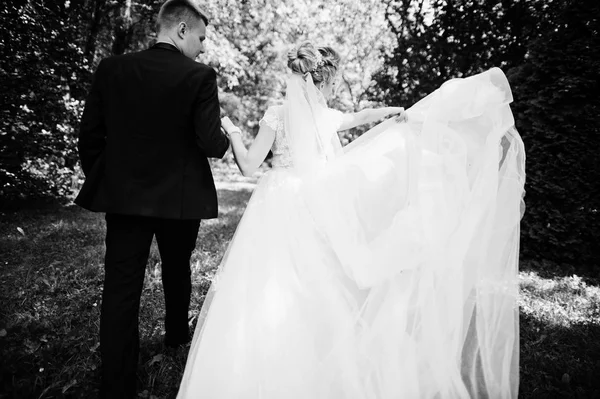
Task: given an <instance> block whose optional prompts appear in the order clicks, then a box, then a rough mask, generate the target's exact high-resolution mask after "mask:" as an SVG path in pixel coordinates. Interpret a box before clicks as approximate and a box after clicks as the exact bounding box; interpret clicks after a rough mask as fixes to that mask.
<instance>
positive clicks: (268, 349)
mask: <svg viewBox="0 0 600 399" xmlns="http://www.w3.org/2000/svg"><path fill="white" fill-rule="evenodd" d="M307 84H309V83H307ZM310 84H311V85H312V83H310ZM511 101H512V96H511V91H510V88H509V86H508V82H507V80H506V78H505V76H504V74H503V73H502V71H500V70H499V69H497V68H494V69H491V70H489V71H487V72H484V73H482V74H479V75H476V76H472V77H469V78H465V79H454V80H451V81H448V82H446V83H445V84H444V85H443V86H441V87H440V88H439V89H438V90H436V91H435V92H434V93H432V94H431V95H429V96H428V97H426V98H425V99H423V100H422V101H420V102H418V103H417V104H416V105H414V106H413V107H412V108H411V109H410V110H408V116H409V122H408V123H396V122H395V121H393V120H388V121H386V122H383V123H381V124H380V125H378V126H376V127H375V128H373V129H372V130H371V131H369V132H367V133H366V134H364V135H363V136H361V137H360V138H358V139H357V140H356V141H354V142H353V143H351V144H350V145H348V146H347V147H345V148H344V149H343V150H342V151H340V149H339V141H337V144H336V140H337V135H336V134H335V127H336V124H337V126H339V123H340V120H341V117H340V116H341V114H340V113H339V112H337V111H333V110H330V109H327V108H326V107H325V106H323V104H322V102H321V103H320V105H319V106H320V108H318V110H319V112H318V116H315V120H316V121H317V123H318V124H320V127H319V128H318V129H317V130H315V132H316V133H314V132H312V131H311V133H310V134H317V135H319V136H320V137H318V141H319V143H321V144H320V146H319V147H318V148H319V154H318V155H319V156H320V157H319V158H318V159H319V162H316V163H314V164H313V167H312V168H310V171H306V170H304V171H300V170H298V168H296V167H295V165H294V162H299V161H295V160H296V159H297V158H295V157H294V154H293V151H294V150H293V149H294V148H297V147H294V145H292V141H293V139H292V138H291V137H290V134H289V133H290V132H288V131H287V130H288V129H287V128H286V127H287V126H291V125H290V124H289V123H288V122H286V113H285V112H286V108H285V106H280V107H273V108H270V109H269V110H268V111H267V113H266V115H265V117H264V118H263V120H262V121H261V123H266V124H268V125H269V126H271V127H272V128H273V129H274V130H275V131H276V139H275V142H274V144H273V148H272V151H273V155H274V156H273V169H272V170H271V171H269V172H268V173H267V174H266V175H265V176H264V177H263V178H262V180H261V181H260V183H259V184H258V186H257V188H256V190H255V192H254V194H253V196H252V198H251V200H250V202H249V203H248V206H247V209H246V211H245V213H244V216H243V217H242V219H241V221H240V223H239V226H238V228H237V231H236V233H235V235H234V237H233V239H232V241H231V244H230V246H229V249H228V251H227V252H226V254H225V256H224V258H223V260H222V262H221V265H220V268H219V270H218V272H217V274H216V276H215V280H214V282H213V285H212V287H211V289H210V291H209V293H208V295H207V297H206V300H205V303H204V305H203V307H202V311H201V314H200V317H199V320H198V324H197V327H196V331H195V334H194V338H193V341H192V345H191V348H190V352H189V356H188V360H187V365H186V368H185V373H184V376H183V380H182V383H181V387H180V390H179V394H178V398H207V399H234V398H235V399H338V398H339V399H396V398H439V399H449V398H516V397H517V390H518V353H519V351H518V350H519V339H518V309H517V304H516V296H517V289H518V287H517V268H518V254H519V222H520V218H521V216H522V210H523V208H522V197H523V194H524V189H523V187H524V179H525V172H524V162H525V154H524V149H523V142H522V141H521V138H520V136H519V135H518V133H517V131H516V130H515V129H514V120H513V117H512V113H511V111H510V108H509V103H510V102H511ZM310 106H311V107H314V106H315V104H311V105H310ZM311 109H313V110H314V109H315V108H311ZM292 111H293V110H292ZM292 111H290V112H292ZM289 129H290V130H291V129H292V128H289Z"/></svg>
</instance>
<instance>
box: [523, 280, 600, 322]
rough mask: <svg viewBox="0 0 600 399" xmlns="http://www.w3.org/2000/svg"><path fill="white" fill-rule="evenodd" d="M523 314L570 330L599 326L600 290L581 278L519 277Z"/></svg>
mask: <svg viewBox="0 0 600 399" xmlns="http://www.w3.org/2000/svg"><path fill="white" fill-rule="evenodd" d="M520 287H521V292H520V293H521V295H520V300H519V304H520V307H521V312H522V313H523V314H525V315H530V316H532V317H535V318H536V319H538V320H540V321H543V322H545V323H548V324H556V325H561V326H564V327H570V326H572V325H576V324H598V325H600V287H599V286H595V285H590V284H587V283H586V282H585V281H584V280H583V279H582V278H581V277H579V276H576V275H573V276H570V277H557V278H554V279H549V278H542V277H540V276H539V275H538V274H537V273H535V272H532V271H530V272H522V273H521V274H520Z"/></svg>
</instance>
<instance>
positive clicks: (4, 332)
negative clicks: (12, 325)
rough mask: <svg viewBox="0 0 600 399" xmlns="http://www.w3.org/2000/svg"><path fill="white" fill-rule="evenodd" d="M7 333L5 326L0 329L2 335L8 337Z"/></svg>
mask: <svg viewBox="0 0 600 399" xmlns="http://www.w3.org/2000/svg"><path fill="white" fill-rule="evenodd" d="M6 334H7V333H6V329H4V328H3V329H2V330H0V337H6Z"/></svg>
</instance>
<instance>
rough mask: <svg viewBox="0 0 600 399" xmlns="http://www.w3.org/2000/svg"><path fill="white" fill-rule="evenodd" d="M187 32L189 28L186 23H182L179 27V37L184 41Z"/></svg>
mask: <svg viewBox="0 0 600 399" xmlns="http://www.w3.org/2000/svg"><path fill="white" fill-rule="evenodd" d="M187 30H188V27H187V25H186V23H185V22H180V23H179V25H177V35H178V36H179V37H180V38H182V39H183V38H184V37H185V34H186V32H187Z"/></svg>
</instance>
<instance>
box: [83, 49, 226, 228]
mask: <svg viewBox="0 0 600 399" xmlns="http://www.w3.org/2000/svg"><path fill="white" fill-rule="evenodd" d="M219 109H220V108H219V99H218V96H217V82H216V73H215V71H214V70H213V69H212V68H210V67H208V66H207V65H204V64H200V63H197V62H195V61H193V60H191V59H189V58H187V57H185V56H184V55H183V54H181V53H180V52H179V50H177V49H176V48H175V47H174V46H172V45H170V44H166V43H158V44H156V45H155V46H153V47H151V48H150V49H148V50H145V51H141V52H138V53H132V54H126V55H120V56H114V57H110V58H106V59H104V60H102V61H101V62H100V65H99V66H98V69H97V71H96V74H95V76H94V82H93V84H92V89H91V91H90V94H89V97H88V99H87V102H86V104H85V110H84V113H83V117H82V120H81V127H80V131H79V142H78V149H79V156H80V159H81V166H82V169H83V172H84V174H85V176H86V180H85V183H84V185H83V187H82V189H81V191H80V193H79V195H78V196H77V198H76V200H75V203H77V204H78V205H80V206H82V207H84V208H86V209H89V210H92V211H97V212H107V213H118V214H126V215H140V216H151V217H159V218H168V219H207V218H214V217H216V216H217V193H216V189H215V185H214V181H213V177H212V173H211V170H210V167H209V163H208V157H215V158H222V157H223V155H225V152H226V151H227V149H228V148H229V140H228V139H227V137H226V136H225V135H224V134H223V133H222V132H221V121H220V112H219Z"/></svg>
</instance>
